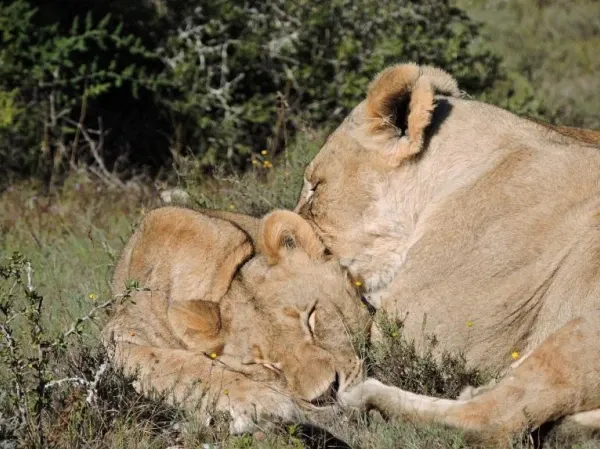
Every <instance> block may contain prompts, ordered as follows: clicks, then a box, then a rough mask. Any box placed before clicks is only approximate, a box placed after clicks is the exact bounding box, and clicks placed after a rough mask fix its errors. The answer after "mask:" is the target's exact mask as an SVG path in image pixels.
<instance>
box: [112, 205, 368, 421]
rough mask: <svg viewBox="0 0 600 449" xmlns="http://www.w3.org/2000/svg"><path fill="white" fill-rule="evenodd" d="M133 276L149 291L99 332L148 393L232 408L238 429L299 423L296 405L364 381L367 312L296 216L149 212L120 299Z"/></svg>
mask: <svg viewBox="0 0 600 449" xmlns="http://www.w3.org/2000/svg"><path fill="white" fill-rule="evenodd" d="M211 215H212V216H211ZM218 215H221V216H223V217H226V218H228V220H225V219H221V218H217V217H216V216H218ZM238 225H239V226H238ZM245 231H247V232H248V233H247V232H245ZM249 234H250V235H253V236H254V237H255V238H256V241H253V239H251V238H250V237H249ZM255 248H257V249H258V252H256V253H255V252H254V250H255ZM128 279H136V280H137V281H139V283H140V284H141V285H142V286H144V287H146V288H148V289H149V290H147V291H135V292H134V293H133V297H132V300H133V301H132V302H128V303H126V304H125V305H124V306H123V307H121V309H120V310H118V311H117V313H116V314H115V316H114V317H113V318H112V319H111V320H110V322H109V323H108V324H107V326H106V328H105V330H104V335H105V337H106V341H107V343H110V344H114V345H116V347H115V352H114V357H115V359H116V361H117V363H118V364H120V365H122V366H124V367H125V369H126V371H127V372H135V371H136V370H139V373H138V375H139V383H140V387H141V390H143V391H147V390H148V389H149V388H154V389H156V390H158V391H163V392H167V393H169V397H170V398H171V399H173V400H175V401H176V402H178V403H183V404H184V405H186V406H188V407H193V406H196V405H199V406H200V411H201V412H203V413H206V412H212V411H227V412H229V413H230V414H231V416H232V418H233V420H232V423H231V430H232V431H233V432H236V433H237V432H244V431H249V430H251V429H252V428H253V427H254V426H255V425H256V424H257V423H260V422H261V421H264V420H271V419H278V420H291V419H294V417H296V416H297V414H296V412H297V411H298V410H297V407H296V404H297V403H298V402H300V403H302V402H318V403H320V401H321V400H323V399H327V398H329V397H333V396H334V395H335V393H336V391H337V392H338V393H339V392H342V391H344V390H345V389H346V388H347V387H348V386H349V385H351V384H353V383H354V382H355V381H356V380H357V379H358V378H359V376H360V375H361V372H362V363H361V361H360V360H359V359H358V358H357V357H356V355H355V352H354V349H353V346H352V342H351V335H352V333H353V332H358V331H364V330H365V329H366V328H367V327H368V325H369V315H368V312H367V311H366V310H365V308H363V307H361V304H360V297H359V296H358V293H357V292H356V291H355V289H354V288H353V285H352V283H351V282H350V280H349V278H348V277H347V274H346V273H345V272H344V270H342V269H341V267H340V266H339V264H338V263H337V261H335V260H334V259H332V257H331V256H327V255H325V254H324V247H323V246H322V244H321V242H320V241H319V239H318V238H317V237H316V235H315V234H314V231H313V230H312V228H311V227H310V226H309V225H308V223H307V222H306V221H304V220H303V219H302V218H300V217H299V216H298V215H296V214H294V213H293V212H289V211H274V212H272V213H271V214H269V215H267V216H265V217H264V218H263V219H262V220H258V219H254V218H251V217H247V216H243V215H235V214H222V213H218V212H214V211H213V212H207V213H206V214H202V213H199V212H195V211H192V210H188V209H182V208H175V207H165V208H161V209H156V210H154V211H152V212H150V213H149V214H148V215H147V216H146V217H145V218H144V219H143V221H142V223H141V224H140V226H139V228H138V229H137V231H136V232H135V233H134V235H133V236H132V237H131V239H130V240H129V243H128V244H127V246H126V247H125V249H124V251H123V255H122V256H121V260H120V261H119V264H118V265H117V267H116V269H115V274H114V279H113V293H114V294H115V295H118V294H122V293H123V291H124V288H125V282H126V280H128Z"/></svg>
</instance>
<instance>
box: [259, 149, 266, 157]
mask: <svg viewBox="0 0 600 449" xmlns="http://www.w3.org/2000/svg"><path fill="white" fill-rule="evenodd" d="M267 153H268V151H267V150H262V151H261V152H260V154H262V155H263V156H266V155H267Z"/></svg>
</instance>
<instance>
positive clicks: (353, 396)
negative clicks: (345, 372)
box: [338, 378, 385, 409]
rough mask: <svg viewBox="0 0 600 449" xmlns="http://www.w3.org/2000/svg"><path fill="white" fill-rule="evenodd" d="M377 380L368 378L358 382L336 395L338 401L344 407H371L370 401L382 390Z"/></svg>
mask: <svg viewBox="0 0 600 449" xmlns="http://www.w3.org/2000/svg"><path fill="white" fill-rule="evenodd" d="M384 387H385V385H383V384H382V383H381V382H379V381H378V380H377V379H372V378H369V379H367V380H365V381H363V382H360V383H358V384H356V385H354V386H353V387H350V388H349V389H348V390H346V391H344V392H341V393H340V394H339V395H338V400H339V401H340V403H341V404H342V405H343V406H345V407H350V408H357V409H366V408H368V407H369V405H371V401H372V399H373V398H374V397H375V396H376V395H377V393H378V391H380V390H381V389H382V388H384Z"/></svg>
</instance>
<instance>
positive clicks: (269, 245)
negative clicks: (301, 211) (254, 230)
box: [258, 210, 325, 265]
mask: <svg viewBox="0 0 600 449" xmlns="http://www.w3.org/2000/svg"><path fill="white" fill-rule="evenodd" d="M258 248H259V250H260V252H262V253H263V254H264V255H265V256H266V257H267V260H268V263H269V265H275V264H277V263H278V262H279V261H280V260H281V259H282V257H284V255H285V252H286V251H288V250H290V249H292V250H295V249H300V250H302V251H304V252H306V253H307V254H308V255H309V256H310V258H311V259H313V260H318V259H320V258H322V257H323V256H324V254H325V246H324V245H323V243H321V240H320V239H319V237H318V236H317V234H316V233H315V231H314V230H313V228H312V227H311V225H310V224H308V222H307V221H306V220H305V219H304V218H302V217H301V216H300V215H298V214H296V213H294V212H291V211H289V210H275V211H273V212H271V213H269V214H268V215H265V217H264V218H263V219H262V222H261V226H260V232H259V240H258Z"/></svg>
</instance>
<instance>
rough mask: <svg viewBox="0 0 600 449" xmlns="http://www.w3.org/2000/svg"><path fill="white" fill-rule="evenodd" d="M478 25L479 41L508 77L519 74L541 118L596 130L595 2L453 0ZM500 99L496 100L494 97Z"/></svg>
mask: <svg viewBox="0 0 600 449" xmlns="http://www.w3.org/2000/svg"><path fill="white" fill-rule="evenodd" d="M455 3H456V4H457V5H458V6H459V7H461V8H462V9H464V10H466V11H467V12H468V13H469V15H470V16H471V17H472V18H473V19H475V20H476V21H478V22H481V23H482V24H483V25H484V26H483V30H482V34H483V36H482V37H483V41H484V42H485V43H486V45H489V46H490V47H491V49H492V50H493V51H494V52H496V53H497V54H499V55H500V56H502V58H503V65H504V68H505V70H506V71H507V72H509V73H510V74H512V75H514V76H513V86H511V89H517V90H518V89H519V87H518V86H517V84H518V83H519V79H522V78H525V80H526V81H527V82H528V83H529V85H530V87H531V88H532V89H533V91H534V94H533V95H534V96H533V98H532V99H531V101H532V102H539V103H541V105H542V108H543V110H544V115H545V118H546V119H548V120H550V121H552V122H555V123H560V124H564V125H572V126H583V127H588V128H594V129H600V102H598V101H597V100H596V99H595V98H596V93H597V92H598V90H599V89H600V77H598V73H599V72H600V58H598V55H597V54H598V50H597V49H598V46H599V45H600V2H598V1H596V0H456V1H455ZM498 101H501V99H498Z"/></svg>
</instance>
